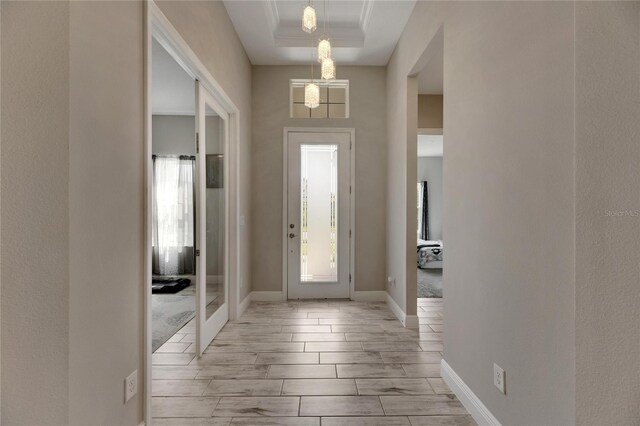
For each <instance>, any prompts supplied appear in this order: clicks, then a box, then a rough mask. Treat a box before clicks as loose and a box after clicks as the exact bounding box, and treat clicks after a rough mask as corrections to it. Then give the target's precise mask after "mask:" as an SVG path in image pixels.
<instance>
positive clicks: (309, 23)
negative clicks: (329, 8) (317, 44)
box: [302, 0, 318, 34]
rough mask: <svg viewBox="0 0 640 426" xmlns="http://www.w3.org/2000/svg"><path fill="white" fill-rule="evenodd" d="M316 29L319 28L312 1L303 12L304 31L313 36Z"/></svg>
mask: <svg viewBox="0 0 640 426" xmlns="http://www.w3.org/2000/svg"><path fill="white" fill-rule="evenodd" d="M316 28H318V25H317V19H316V10H315V9H314V8H313V6H311V0H309V4H307V6H306V7H305V8H304V11H303V12H302V31H304V32H305V33H309V34H311V33H312V32H314V31H315V30H316Z"/></svg>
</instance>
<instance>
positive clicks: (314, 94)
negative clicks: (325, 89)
mask: <svg viewBox="0 0 640 426" xmlns="http://www.w3.org/2000/svg"><path fill="white" fill-rule="evenodd" d="M304 106H306V107H307V108H311V109H314V108H318V107H319V106H320V87H318V85H317V84H315V83H314V82H313V80H311V83H307V84H305V85H304Z"/></svg>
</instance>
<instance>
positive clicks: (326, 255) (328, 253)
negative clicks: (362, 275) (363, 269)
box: [286, 131, 351, 299]
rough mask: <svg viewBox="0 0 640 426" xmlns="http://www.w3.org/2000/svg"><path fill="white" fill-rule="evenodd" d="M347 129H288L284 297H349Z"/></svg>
mask: <svg viewBox="0 0 640 426" xmlns="http://www.w3.org/2000/svg"><path fill="white" fill-rule="evenodd" d="M350 146H351V132H350V131H345V132H339V131H336V132H304V131H300V132H295V131H289V132H287V150H288V151H287V209H286V215H287V229H286V232H287V235H286V240H287V271H286V273H287V291H288V298H289V299H316V298H349V287H350V284H349V278H350V276H349V272H350V259H349V256H350V253H349V251H350V241H349V239H350V211H349V210H350V189H349V188H350V179H351V178H350V173H351V171H350V168H351V167H350V166H351V159H350Z"/></svg>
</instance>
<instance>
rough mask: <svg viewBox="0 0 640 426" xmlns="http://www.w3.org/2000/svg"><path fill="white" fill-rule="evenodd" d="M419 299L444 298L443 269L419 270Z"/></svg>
mask: <svg viewBox="0 0 640 426" xmlns="http://www.w3.org/2000/svg"><path fill="white" fill-rule="evenodd" d="M418 297H442V269H420V268H418Z"/></svg>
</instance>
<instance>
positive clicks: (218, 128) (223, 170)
mask: <svg viewBox="0 0 640 426" xmlns="http://www.w3.org/2000/svg"><path fill="white" fill-rule="evenodd" d="M228 123H229V116H228V114H227V113H226V112H225V111H224V109H223V108H222V107H221V106H220V105H219V104H218V103H217V102H216V101H215V99H214V98H213V96H212V95H211V94H210V93H209V92H208V91H207V90H206V89H205V88H204V87H202V85H201V84H200V82H199V81H196V134H197V137H196V143H197V149H196V179H197V185H196V247H197V248H196V268H197V271H198V273H197V286H196V334H197V337H196V349H197V352H198V355H202V353H203V352H204V350H205V349H206V347H207V346H208V345H209V344H210V343H211V341H212V340H213V338H214V337H215V336H216V334H218V332H219V331H220V329H222V327H223V326H224V324H225V323H226V322H227V321H228V320H229V303H228V289H229V191H228V182H229V167H228V164H227V161H228V159H227V158H228V157H227V153H228V152H229V125H228Z"/></svg>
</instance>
